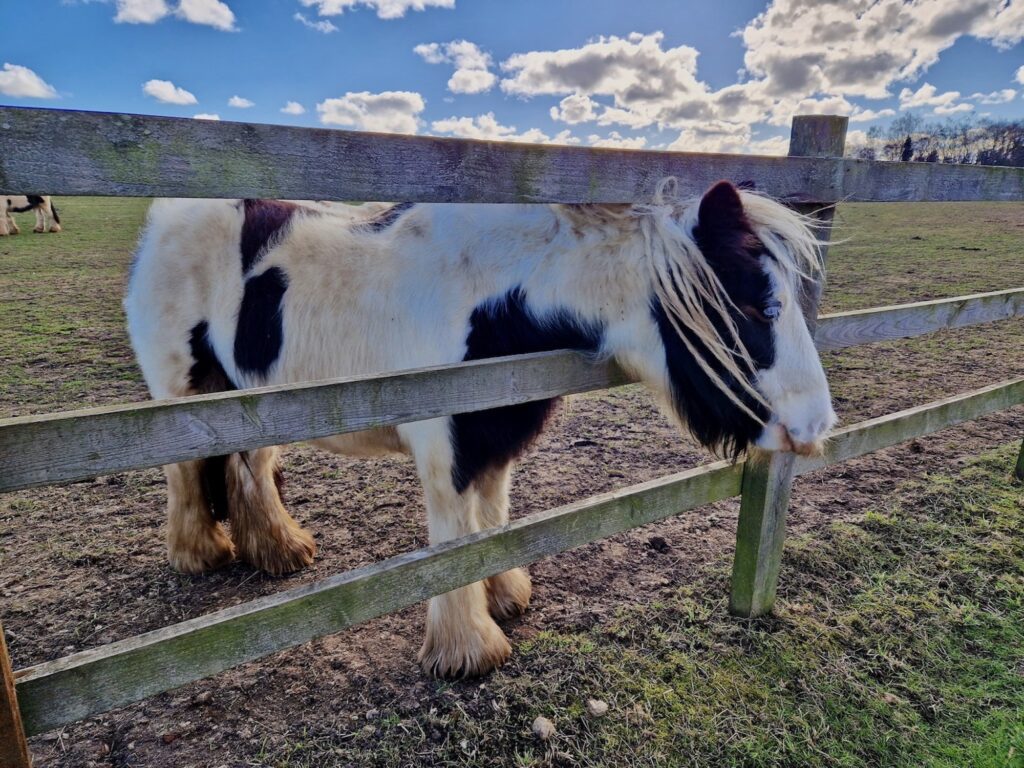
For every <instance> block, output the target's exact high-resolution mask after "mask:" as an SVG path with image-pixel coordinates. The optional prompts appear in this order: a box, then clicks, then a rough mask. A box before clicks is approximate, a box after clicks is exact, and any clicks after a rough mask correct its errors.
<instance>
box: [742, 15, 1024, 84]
mask: <svg viewBox="0 0 1024 768" xmlns="http://www.w3.org/2000/svg"><path fill="white" fill-rule="evenodd" d="M741 35H742V38H743V43H744V45H745V46H746V48H747V51H746V54H745V56H744V67H745V69H746V71H747V72H748V73H749V74H750V75H752V76H753V78H754V79H755V80H762V81H764V83H765V84H766V86H767V92H768V93H769V94H771V95H791V96H792V95H804V94H811V93H828V94H837V95H843V96H866V97H868V98H882V97H885V96H888V95H889V87H890V86H891V85H892V84H893V83H894V82H897V81H900V80H914V79H916V78H917V77H919V76H920V75H921V74H922V73H923V72H924V71H925V70H927V69H928V67H930V66H931V65H932V64H934V63H935V62H936V61H937V60H938V58H939V54H940V53H941V52H942V51H943V50H945V49H946V48H949V47H950V46H951V45H953V43H955V42H956V41H957V39H958V38H960V37H963V36H973V37H975V38H978V39H981V40H986V41H988V42H990V43H992V44H993V45H996V46H997V47H1001V48H1006V47H1009V46H1011V45H1014V44H1015V43H1017V42H1020V40H1021V39H1024V4H1022V3H1020V2H1004V1H1003V0H929V2H915V3H908V2H904V0H874V1H873V2H867V1H865V0H827V1H826V2H809V1H808V0H774V2H772V3H771V5H770V6H769V7H768V8H767V9H766V10H765V11H764V12H763V13H761V14H759V15H758V16H757V17H756V18H754V19H753V20H752V21H751V22H750V23H749V24H748V25H747V26H746V27H745V28H744V29H743V31H742V33H741Z"/></svg>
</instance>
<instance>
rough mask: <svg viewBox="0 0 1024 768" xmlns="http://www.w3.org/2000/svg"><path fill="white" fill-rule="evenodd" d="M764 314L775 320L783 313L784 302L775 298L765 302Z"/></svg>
mask: <svg viewBox="0 0 1024 768" xmlns="http://www.w3.org/2000/svg"><path fill="white" fill-rule="evenodd" d="M762 314H763V315H764V316H765V317H767V318H768V319H769V320H775V319H776V318H777V317H778V316H779V315H781V314H782V302H781V301H776V300H775V299H772V300H771V301H767V302H765V305H764V311H763V312H762Z"/></svg>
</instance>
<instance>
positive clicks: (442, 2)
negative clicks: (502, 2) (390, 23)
mask: <svg viewBox="0 0 1024 768" xmlns="http://www.w3.org/2000/svg"><path fill="white" fill-rule="evenodd" d="M299 2H300V3H301V4H302V5H303V6H305V7H306V8H314V7H315V8H316V9H317V13H319V14H320V15H321V16H338V15H339V14H342V13H344V12H345V11H347V10H350V9H352V8H355V7H356V6H358V5H365V6H366V7H367V8H372V9H373V10H374V11H376V12H377V16H378V17H380V18H382V19H400V18H402V17H403V16H405V12H406V11H408V10H413V11H425V10H426V9H427V8H454V7H455V0H299Z"/></svg>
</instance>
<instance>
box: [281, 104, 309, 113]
mask: <svg viewBox="0 0 1024 768" xmlns="http://www.w3.org/2000/svg"><path fill="white" fill-rule="evenodd" d="M281 111H282V112H283V113H284V114H286V115H304V114H305V113H306V108H305V107H304V106H302V105H301V104H299V102H297V101H289V102H288V103H287V104H285V105H284V106H283V107H281Z"/></svg>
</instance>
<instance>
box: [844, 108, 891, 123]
mask: <svg viewBox="0 0 1024 768" xmlns="http://www.w3.org/2000/svg"><path fill="white" fill-rule="evenodd" d="M895 114H896V110H895V109H858V110H856V111H854V113H853V114H852V115H850V122H851V123H866V122H868V121H869V120H878V119H879V118H881V117H892V116H893V115H895Z"/></svg>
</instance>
